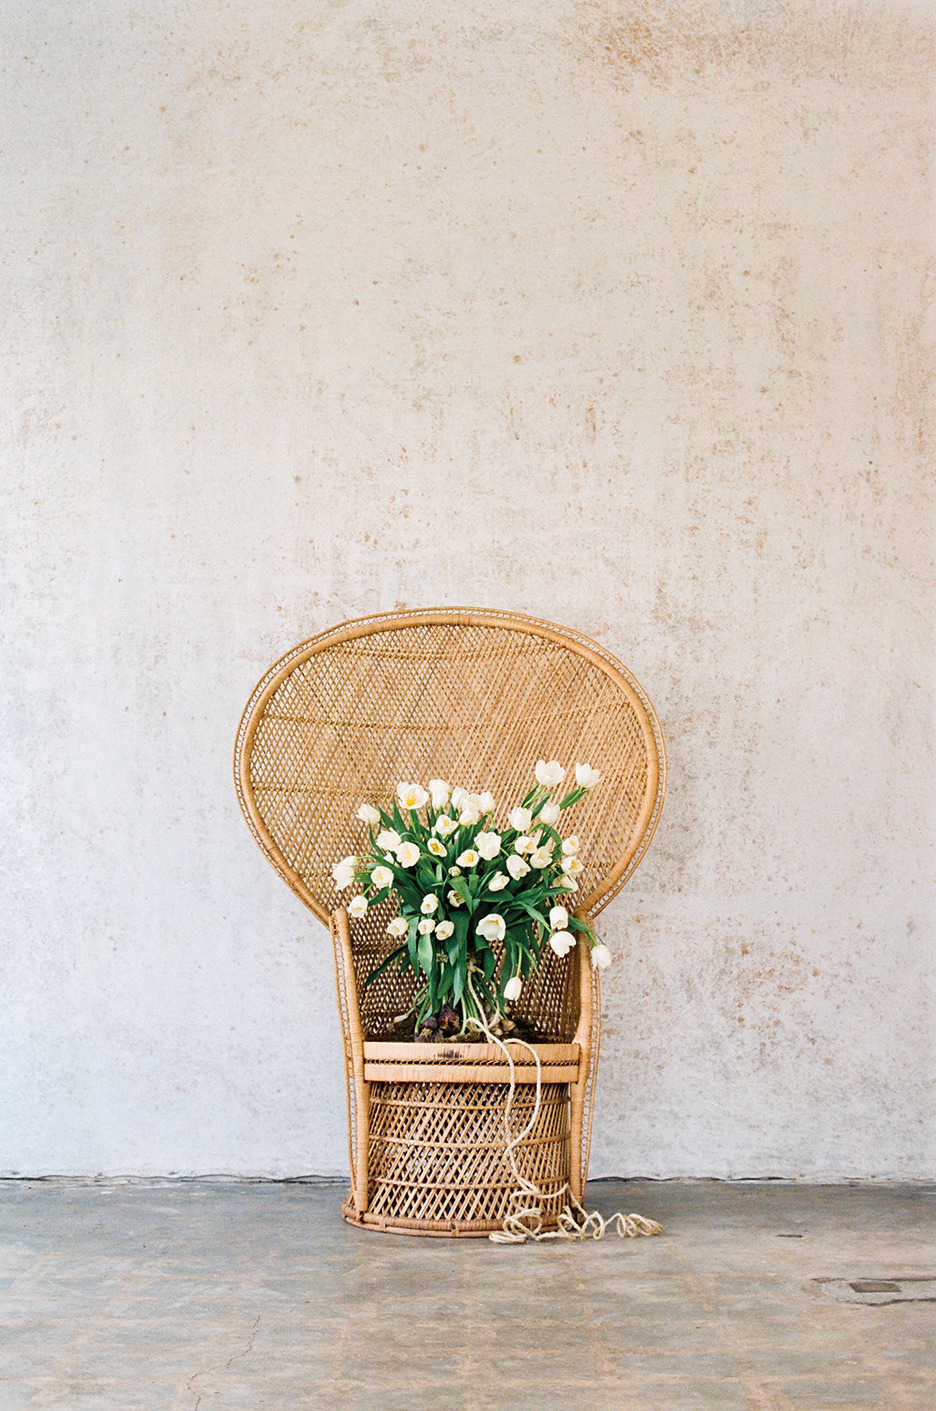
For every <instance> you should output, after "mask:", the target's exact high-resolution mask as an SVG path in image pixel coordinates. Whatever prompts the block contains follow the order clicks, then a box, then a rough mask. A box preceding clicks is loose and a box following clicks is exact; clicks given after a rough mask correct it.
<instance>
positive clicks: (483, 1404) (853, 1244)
mask: <svg viewBox="0 0 936 1411" xmlns="http://www.w3.org/2000/svg"><path fill="white" fill-rule="evenodd" d="M342 1194H343V1191H342V1190H341V1189H340V1188H338V1187H336V1186H334V1185H327V1184H321V1183H318V1184H316V1183H284V1184H280V1183H249V1182H247V1183H245V1182H218V1181H180V1182H169V1181H165V1182H148V1183H143V1182H139V1183H119V1182H115V1183H98V1184H91V1183H80V1182H68V1181H8V1182H0V1284H2V1308H0V1408H2V1411H20V1409H21V1408H25V1407H59V1408H67V1409H68V1411H209V1408H214V1411H293V1408H314V1411H508V1409H509V1411H578V1408H581V1411H690V1408H691V1411H775V1408H776V1411H802V1409H803V1408H811V1409H812V1408H823V1409H824V1408H829V1411H831V1408H835V1411H846V1408H856V1411H857V1408H862V1411H866V1408H888V1411H890V1408H912V1411H934V1408H936V1337H934V1326H936V1301H934V1300H936V1247H934V1242H933V1233H934V1216H936V1190H934V1189H932V1188H920V1187H915V1188H911V1187H896V1186H883V1187H882V1186H877V1187H869V1186H855V1185H851V1186H825V1187H815V1186H813V1187H810V1186H792V1185H785V1184H779V1183H776V1182H744V1183H739V1184H733V1185H729V1184H724V1183H720V1182H714V1181H698V1182H676V1181H670V1182H659V1183H656V1182H637V1181H635V1182H620V1181H606V1182H597V1183H594V1184H593V1185H592V1186H591V1187H590V1188H589V1195H590V1201H591V1203H592V1204H593V1205H597V1206H598V1207H599V1208H600V1209H601V1210H603V1211H604V1212H605V1213H609V1212H611V1211H612V1210H615V1209H623V1210H625V1211H632V1210H636V1211H639V1212H640V1213H642V1214H644V1215H648V1216H652V1217H655V1218H657V1219H658V1220H660V1221H661V1222H662V1224H663V1226H664V1229H665V1233H664V1235H663V1236H662V1237H658V1238H654V1239H641V1240H627V1241H624V1240H619V1239H617V1238H613V1239H607V1240H606V1241H604V1242H603V1243H599V1244H583V1245H573V1244H561V1245H559V1244H542V1245H526V1246H523V1247H521V1248H518V1247H512V1248H511V1247H504V1246H495V1245H493V1244H490V1243H489V1242H488V1241H485V1240H458V1241H447V1240H420V1239H407V1238H403V1237H400V1236H395V1235H381V1234H374V1233H370V1232H368V1231H362V1230H356V1229H352V1228H350V1227H349V1226H347V1225H345V1224H343V1223H342V1221H341V1219H340V1218H339V1215H338V1203H339V1199H340V1197H341V1195H342ZM878 1284H881V1285H882V1287H878V1286H877V1285H878ZM856 1286H857V1287H856Z"/></svg>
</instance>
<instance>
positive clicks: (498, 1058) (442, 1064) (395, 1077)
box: [364, 1039, 582, 1084]
mask: <svg viewBox="0 0 936 1411" xmlns="http://www.w3.org/2000/svg"><path fill="white" fill-rule="evenodd" d="M530 1047H532V1048H533V1049H535V1051H536V1054H537V1057H538V1058H539V1061H540V1068H539V1074H540V1081H541V1082H543V1083H575V1082H577V1081H578V1078H579V1066H580V1064H581V1059H582V1049H581V1046H580V1045H579V1044H532V1045H531V1046H530ZM510 1048H511V1057H512V1058H513V1061H514V1071H513V1077H514V1082H515V1083H535V1082H536V1077H537V1068H536V1064H535V1063H534V1062H532V1061H531V1059H530V1051H529V1049H528V1048H527V1047H526V1045H521V1044H511V1045H510ZM364 1080H365V1082H369V1083H370V1082H376V1081H381V1080H382V1081H388V1082H398V1083H399V1082H408V1083H427V1082H428V1083H503V1084H509V1083H510V1065H509V1063H508V1062H507V1059H506V1058H505V1057H504V1054H503V1051H502V1050H501V1049H499V1048H498V1047H497V1045H496V1044H414V1043H377V1042H370V1041H368V1040H366V1039H365V1041H364Z"/></svg>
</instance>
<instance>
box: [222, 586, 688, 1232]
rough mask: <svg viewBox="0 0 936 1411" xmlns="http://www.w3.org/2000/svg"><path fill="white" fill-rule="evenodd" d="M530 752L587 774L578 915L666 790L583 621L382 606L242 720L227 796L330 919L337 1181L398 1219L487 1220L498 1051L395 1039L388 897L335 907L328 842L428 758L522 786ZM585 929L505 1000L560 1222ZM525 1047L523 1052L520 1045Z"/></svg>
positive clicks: (277, 678)
mask: <svg viewBox="0 0 936 1411" xmlns="http://www.w3.org/2000/svg"><path fill="white" fill-rule="evenodd" d="M539 758H545V759H559V760H563V761H566V762H571V761H574V760H587V761H589V763H591V764H592V765H593V766H594V767H596V768H598V769H599V770H600V772H601V776H602V784H601V787H600V788H597V789H595V790H593V791H592V792H591V793H589V794H587V795H586V797H585V798H584V799H583V800H582V801H581V803H579V804H578V805H577V806H576V810H575V831H576V832H577V833H579V834H580V835H581V836H582V838H583V840H584V847H585V849H586V851H584V852H583V854H582V860H583V862H584V863H585V870H584V872H583V873H582V874H581V876H580V878H579V884H580V885H579V892H578V896H579V897H581V901H580V903H579V906H578V908H577V910H578V914H579V915H581V916H585V917H589V918H591V917H594V916H595V915H596V914H597V913H598V912H599V911H600V910H601V909H602V908H603V907H604V906H606V905H607V903H608V902H609V901H610V900H611V898H612V897H613V896H615V895H616V894H617V892H619V891H620V889H621V887H623V885H624V883H625V882H626V881H627V879H628V877H629V876H630V874H631V873H632V872H633V870H634V868H635V867H636V866H637V864H638V862H639V861H640V859H641V857H642V856H643V854H644V852H645V851H646V848H647V846H648V844H649V842H650V838H651V836H652V834H653V830H654V828H655V827H656V823H657V819H658V817H659V813H660V807H661V804H662V801H663V790H664V775H665V761H664V753H663V740H662V736H661V733H660V727H659V724H658V722H657V719H656V716H655V714H654V711H653V707H652V706H651V705H650V702H649V701H648V700H647V698H646V696H645V695H644V693H643V691H642V690H641V688H640V686H639V685H638V684H637V682H636V681H635V680H634V679H633V677H632V676H631V675H630V673H629V672H628V671H627V670H626V669H625V668H624V667H623V666H621V664H620V663H619V662H617V661H616V660H615V659H614V657H612V656H611V655H610V654H609V653H607V652H606V651H604V650H603V649H602V648H601V647H599V646H597V645H596V644H595V643H593V642H590V641H589V640H588V639H587V638H585V637H581V636H579V635H578V634H577V633H574V632H568V631H564V630H563V629H562V628H559V627H556V626H554V625H553V624H551V623H548V622H541V621H538V620H536V619H534V618H529V617H517V616H513V615H510V614H507V613H500V612H490V611H485V610H481V609H474V608H438V609H430V610H427V611H424V612H395V613H385V614H382V615H381V616H378V617H369V618H362V619H360V620H359V621H355V622H346V623H344V624H342V626H340V627H337V628H334V629H332V630H331V631H328V632H324V633H322V634H321V635H319V636H317V637H313V638H311V639H310V640H309V641H307V642H303V643H302V644H301V646H298V647H296V648H295V649H294V650H293V651H291V652H290V653H289V654H288V655H287V656H285V657H283V659H282V660H281V661H279V662H277V663H276V665H275V666H273V667H271V668H270V670H269V671H268V672H267V673H266V675H265V676H264V678H263V680H262V681H261V682H260V683H259V685H258V686H257V688H256V690H255V691H254V693H253V695H252V696H251V698H250V701H249V703H248V705H247V708H246V710H245V712H244V715H243V719H242V720H241V724H240V729H239V731H238V736H237V747H236V756H235V775H236V781H237V791H238V796H239V798H240V802H241V807H242V808H243V810H244V814H245V816H246V819H247V822H248V825H249V827H250V829H251V832H252V833H253V835H254V837H255V839H256V840H257V842H258V844H259V845H260V847H261V848H262V850H263V851H264V853H265V854H266V856H267V858H268V859H269V861H270V862H271V863H272V865H273V866H274V867H275V868H276V870H277V872H278V873H279V874H280V876H281V877H282V878H283V880H284V881H285V882H286V883H287V885H288V886H289V887H291V888H292V890H293V891H294V892H295V893H296V895H297V896H298V897H299V898H300V899H301V900H302V901H303V902H304V903H305V905H306V906H307V907H308V908H309V909H310V911H312V912H313V913H314V914H315V915H316V916H317V917H318V918H319V920H320V921H322V922H324V923H325V924H326V925H328V926H330V929H331V934H332V939H333V942H334V950H335V965H336V976H337V984H338V1002H339V1008H340V1012H341V1022H342V1029H343V1034H344V1052H345V1067H346V1073H347V1081H348V1117H349V1142H350V1157H351V1172H352V1189H351V1193H350V1195H349V1196H348V1199H347V1201H346V1202H345V1204H344V1206H343V1207H342V1208H343V1212H344V1215H345V1218H346V1219H348V1220H350V1221H352V1222H353V1223H355V1224H359V1225H363V1226H370V1227H374V1228H377V1229H381V1230H393V1231H398V1232H401V1233H407V1234H432V1235H485V1234H487V1233H488V1232H490V1231H492V1230H496V1229H498V1228H499V1227H500V1225H501V1223H502V1221H503V1219H504V1216H505V1214H507V1213H508V1210H509V1209H510V1203H511V1197H512V1193H514V1192H515V1189H516V1184H517V1183H516V1180H515V1178H514V1176H513V1174H512V1172H511V1170H510V1169H509V1167H508V1163H507V1161H506V1160H505V1157H504V1144H505V1135H504V1107H505V1101H506V1095H507V1092H508V1077H509V1075H508V1069H507V1065H506V1063H505V1060H504V1057H503V1054H502V1052H501V1051H500V1050H499V1049H498V1048H496V1047H495V1046H494V1045H493V1044H477V1045H471V1046H468V1047H467V1048H466V1047H464V1046H462V1047H459V1048H458V1049H448V1050H447V1049H445V1048H444V1047H442V1046H440V1045H430V1044H414V1043H402V1042H397V1041H394V1040H393V1038H392V1019H393V1016H394V1015H395V1014H397V1013H399V1012H400V1011H401V1010H404V1011H405V1010H406V1009H407V1008H408V1007H409V1005H410V1004H411V1003H412V993H413V988H414V976H413V974H412V972H408V973H406V974H404V975H402V976H400V975H398V974H396V973H395V970H394V968H393V967H391V969H389V970H388V971H386V972H384V974H383V975H382V976H381V977H380V979H379V980H378V981H377V982H376V983H374V984H372V985H370V986H369V987H367V988H365V987H364V981H365V980H366V979H367V977H368V976H369V975H370V974H371V972H372V971H373V970H374V968H375V967H376V965H377V964H378V963H379V962H380V960H381V959H383V957H384V956H385V955H386V954H387V953H388V952H389V950H390V949H391V948H392V947H393V945H394V942H393V941H392V940H391V939H390V938H389V937H388V936H387V935H386V924H387V921H388V919H389V917H390V916H391V915H392V914H393V906H392V902H393V898H392V897H391V898H389V899H388V901H387V902H385V903H383V904H382V905H381V906H379V907H372V908H371V909H370V910H368V912H367V913H366V915H365V916H364V917H363V918H362V919H360V920H357V921H351V920H349V917H348V914H347V912H346V911H345V910H344V908H343V906H342V905H341V899H340V895H339V893H338V892H337V890H336V887H335V883H334V881H333V880H332V876H331V868H332V865H333V863H334V862H336V861H337V860H338V859H339V858H341V857H343V856H345V855H346V854H349V853H355V852H357V851H358V850H359V848H360V846H361V842H362V835H363V825H361V824H360V823H359V822H358V821H357V820H356V818H355V811H356V809H357V808H358V806H359V804H360V803H361V802H362V801H365V800H366V801H369V802H376V803H382V802H385V801H387V800H389V799H390V798H391V797H392V794H393V791H394V789H395V787H396V784H397V782H398V781H399V780H401V779H415V780H426V779H428V778H429V777H430V776H443V777H445V778H448V779H451V780H452V781H453V782H455V783H458V784H461V785H462V786H463V787H465V788H467V789H468V790H469V791H471V792H480V791H482V790H484V789H489V790H490V791H491V792H492V793H493V794H494V797H495V798H496V799H497V801H498V805H499V809H500V811H501V812H503V813H505V812H506V811H507V809H509V808H510V807H512V806H513V805H514V804H515V803H517V802H519V800H520V798H521V796H522V795H523V794H524V793H525V792H526V790H527V788H528V787H529V784H530V782H531V773H532V767H533V764H534V762H535V761H536V760H537V759H539ZM589 957H590V951H589V946H588V944H587V942H586V941H585V940H584V939H582V938H581V937H580V939H579V943H578V946H577V947H576V949H575V950H573V951H572V952H571V953H570V954H569V955H568V956H567V957H565V958H563V959H560V958H559V957H557V956H556V955H554V954H553V953H552V951H551V950H550V949H549V948H548V947H546V948H545V950H544V956H543V960H542V962H541V965H540V968H539V971H538V972H537V974H536V976H535V978H533V977H531V982H530V983H528V984H527V985H525V986H524V990H523V995H522V998H521V1000H520V1002H519V1004H518V1006H517V1011H518V1012H517V1014H516V1016H515V1017H516V1018H517V1019H518V1020H519V1021H521V1022H523V1023H524V1024H526V1025H527V1026H529V1028H532V1029H533V1031H534V1032H535V1033H536V1034H537V1035H538V1036H539V1038H540V1039H541V1040H542V1042H539V1043H537V1044H536V1050H537V1053H538V1054H539V1058H540V1064H541V1070H540V1071H541V1082H542V1087H541V1102H540V1107H539V1113H538V1116H537V1120H536V1124H535V1126H534V1128H533V1130H532V1131H531V1133H530V1134H529V1136H528V1138H526V1139H525V1140H524V1141H523V1143H522V1144H521V1145H520V1146H518V1147H517V1148H516V1151H515V1157H514V1160H515V1162H516V1163H518V1165H519V1169H520V1171H521V1173H522V1174H523V1176H524V1177H525V1178H526V1179H527V1180H529V1181H532V1182H533V1183H535V1184H536V1185H537V1187H538V1189H539V1190H541V1191H543V1192H544V1193H545V1194H546V1195H547V1196H549V1195H550V1193H551V1192H554V1193H556V1194H554V1195H553V1196H552V1197H551V1198H547V1199H546V1201H545V1203H544V1204H543V1219H544V1225H545V1227H546V1228H549V1227H550V1226H551V1225H552V1226H554V1225H555V1222H556V1217H557V1214H558V1211H559V1208H560V1207H561V1204H562V1199H561V1194H562V1191H563V1189H564V1188H565V1186H566V1183H568V1186H569V1187H570V1188H571V1191H572V1193H573V1195H574V1196H575V1198H576V1199H577V1200H581V1197H582V1189H583V1186H584V1182H585V1176H586V1172H587V1167H588V1152H589V1143H590V1135H591V1108H592V1102H591V1098H592V1090H593V1085H594V1080H595V1071H596V1063H597V1053H598V1032H599V1015H598V977H597V974H596V973H595V972H594V971H593V968H592V965H591V961H590V958H589ZM523 1052H524V1051H523V1050H518V1053H520V1054H523ZM536 1080H537V1071H536V1068H535V1066H534V1064H533V1062H532V1061H531V1060H530V1058H529V1055H527V1056H526V1060H525V1061H524V1059H523V1058H522V1057H520V1058H518V1059H517V1063H516V1068H515V1083H516V1090H515V1095H514V1100H513V1106H512V1109H511V1118H512V1122H513V1123H514V1124H516V1125H515V1126H514V1128H513V1129H514V1130H519V1129H520V1128H522V1127H523V1126H525V1125H526V1123H527V1122H528V1120H529V1119H530V1118H531V1116H532V1114H533V1111H534V1101H535V1096H536V1086H535V1085H536Z"/></svg>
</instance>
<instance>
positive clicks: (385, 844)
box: [377, 828, 403, 852]
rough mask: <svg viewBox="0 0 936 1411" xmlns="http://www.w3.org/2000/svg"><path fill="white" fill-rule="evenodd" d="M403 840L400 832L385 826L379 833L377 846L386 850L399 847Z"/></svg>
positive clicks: (389, 850)
mask: <svg viewBox="0 0 936 1411" xmlns="http://www.w3.org/2000/svg"><path fill="white" fill-rule="evenodd" d="M402 841H403V839H402V838H401V837H400V835H399V833H396V832H394V830H393V829H392V828H385V829H384V830H383V832H382V833H378V834H377V846H378V847H379V848H383V850H384V852H391V851H392V850H393V849H394V848H398V847H399V846H400V844H401V843H402Z"/></svg>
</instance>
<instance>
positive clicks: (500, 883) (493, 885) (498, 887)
mask: <svg viewBox="0 0 936 1411" xmlns="http://www.w3.org/2000/svg"><path fill="white" fill-rule="evenodd" d="M509 883H510V878H509V877H508V876H507V873H506V872H495V873H494V876H493V877H492V878H491V880H490V882H488V891H490V892H502V891H503V890H504V888H505V887H506V886H508V885H509Z"/></svg>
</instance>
